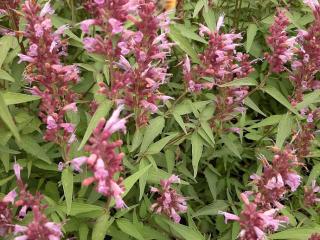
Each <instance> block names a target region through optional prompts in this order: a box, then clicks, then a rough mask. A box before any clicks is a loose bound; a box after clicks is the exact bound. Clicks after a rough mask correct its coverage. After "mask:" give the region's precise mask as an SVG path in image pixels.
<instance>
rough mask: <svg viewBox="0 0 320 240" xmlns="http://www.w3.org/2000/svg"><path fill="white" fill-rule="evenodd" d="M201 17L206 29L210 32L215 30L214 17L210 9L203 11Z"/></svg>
mask: <svg viewBox="0 0 320 240" xmlns="http://www.w3.org/2000/svg"><path fill="white" fill-rule="evenodd" d="M202 16H203V18H204V21H205V22H206V24H207V26H208V28H209V29H210V30H211V31H214V30H215V29H216V17H215V15H214V11H213V10H212V9H205V8H204V9H203V11H202Z"/></svg>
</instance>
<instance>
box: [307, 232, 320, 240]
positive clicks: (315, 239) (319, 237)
mask: <svg viewBox="0 0 320 240" xmlns="http://www.w3.org/2000/svg"><path fill="white" fill-rule="evenodd" d="M308 240H320V233H314V234H312V235H311V237H310V238H309V239H308Z"/></svg>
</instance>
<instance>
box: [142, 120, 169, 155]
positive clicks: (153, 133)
mask: <svg viewBox="0 0 320 240" xmlns="http://www.w3.org/2000/svg"><path fill="white" fill-rule="evenodd" d="M164 123H165V120H164V118H163V117H161V116H159V117H157V118H154V119H152V120H151V121H150V123H149V125H148V127H147V129H146V131H145V133H144V136H143V140H142V143H141V148H140V153H142V152H145V151H146V150H147V148H148V147H149V146H150V144H151V143H152V142H153V140H154V139H155V138H156V137H157V136H158V135H159V134H160V133H162V129H163V128H164Z"/></svg>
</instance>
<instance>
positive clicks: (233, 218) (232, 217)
mask: <svg viewBox="0 0 320 240" xmlns="http://www.w3.org/2000/svg"><path fill="white" fill-rule="evenodd" d="M218 214H221V215H223V216H224V218H225V220H224V222H225V224H227V223H228V221H229V220H231V221H240V218H239V217H238V216H237V215H234V214H232V213H227V212H222V211H219V212H218Z"/></svg>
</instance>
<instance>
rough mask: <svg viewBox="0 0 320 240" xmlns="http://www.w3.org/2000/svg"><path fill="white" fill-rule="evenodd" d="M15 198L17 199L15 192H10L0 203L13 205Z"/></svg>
mask: <svg viewBox="0 0 320 240" xmlns="http://www.w3.org/2000/svg"><path fill="white" fill-rule="evenodd" d="M16 197H17V192H16V191H15V190H12V191H11V192H9V193H8V194H7V195H6V196H5V197H4V198H3V199H2V201H3V202H5V203H13V202H14V199H15V198H16Z"/></svg>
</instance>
